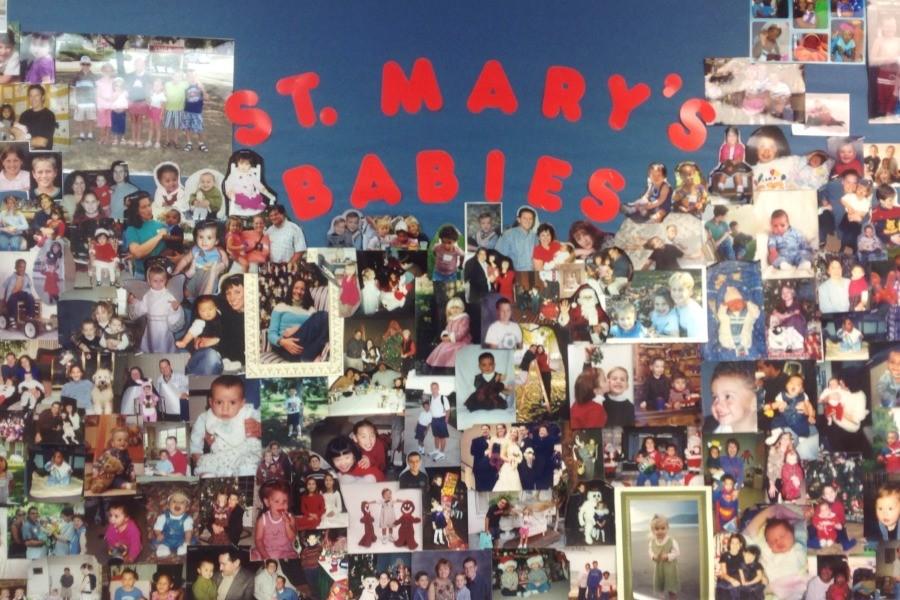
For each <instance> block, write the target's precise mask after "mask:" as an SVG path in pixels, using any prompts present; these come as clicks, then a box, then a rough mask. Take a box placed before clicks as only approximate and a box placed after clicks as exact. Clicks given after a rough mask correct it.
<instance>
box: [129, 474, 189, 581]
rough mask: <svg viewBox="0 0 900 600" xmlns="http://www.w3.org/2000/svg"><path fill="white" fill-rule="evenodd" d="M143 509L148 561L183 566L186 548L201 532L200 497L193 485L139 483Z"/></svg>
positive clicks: (180, 483)
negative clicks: (148, 550)
mask: <svg viewBox="0 0 900 600" xmlns="http://www.w3.org/2000/svg"><path fill="white" fill-rule="evenodd" d="M141 501H142V502H143V503H144V506H145V508H146V513H145V515H146V516H145V524H146V526H145V528H144V530H143V531H142V532H141V537H142V539H143V540H146V541H147V542H146V545H147V546H149V548H150V550H151V552H150V554H149V555H148V556H147V558H146V560H147V561H148V562H157V563H182V562H184V558H185V556H186V555H187V549H188V546H190V545H192V544H194V543H196V538H197V535H198V532H199V531H200V530H201V527H202V525H201V523H200V520H199V517H200V497H199V495H198V493H197V484H196V483H184V482H165V483H147V484H141Z"/></svg>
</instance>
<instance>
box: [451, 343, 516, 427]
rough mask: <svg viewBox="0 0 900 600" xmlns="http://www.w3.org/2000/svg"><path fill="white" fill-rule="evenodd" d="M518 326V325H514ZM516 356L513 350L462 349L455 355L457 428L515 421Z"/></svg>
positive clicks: (466, 347) (476, 347)
mask: <svg viewBox="0 0 900 600" xmlns="http://www.w3.org/2000/svg"><path fill="white" fill-rule="evenodd" d="M516 327H518V326H516ZM515 368H516V364H515V355H514V352H513V351H512V350H494V349H490V350H488V349H485V348H483V347H481V346H477V345H469V346H464V347H463V348H461V349H460V350H459V352H458V353H457V355H456V385H455V388H456V396H457V398H459V399H460V400H462V402H461V403H457V409H458V411H459V413H458V415H457V418H456V419H457V426H458V427H459V428H460V429H461V430H462V429H466V428H467V427H471V426H472V425H476V424H479V423H492V424H493V423H508V422H512V421H514V420H515V418H516V392H515Z"/></svg>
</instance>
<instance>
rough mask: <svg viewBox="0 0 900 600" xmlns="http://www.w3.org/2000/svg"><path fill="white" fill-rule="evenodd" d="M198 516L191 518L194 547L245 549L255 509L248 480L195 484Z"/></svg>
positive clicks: (251, 530) (224, 479)
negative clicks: (239, 546)
mask: <svg viewBox="0 0 900 600" xmlns="http://www.w3.org/2000/svg"><path fill="white" fill-rule="evenodd" d="M197 496H198V498H199V502H200V505H199V512H198V513H197V515H196V517H195V521H196V524H195V526H194V532H195V534H196V538H195V543H197V544H200V545H210V546H217V545H228V544H234V545H241V546H249V545H250V544H251V541H252V538H253V533H254V530H253V524H254V516H255V509H254V507H253V496H254V479H253V478H252V477H217V478H210V479H202V480H200V481H199V482H198V484H197Z"/></svg>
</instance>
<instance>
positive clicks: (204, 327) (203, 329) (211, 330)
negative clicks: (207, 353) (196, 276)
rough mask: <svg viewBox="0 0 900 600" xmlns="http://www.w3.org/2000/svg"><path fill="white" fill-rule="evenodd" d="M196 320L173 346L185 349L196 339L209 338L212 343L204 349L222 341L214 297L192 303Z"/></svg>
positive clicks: (204, 297)
mask: <svg viewBox="0 0 900 600" xmlns="http://www.w3.org/2000/svg"><path fill="white" fill-rule="evenodd" d="M194 309H195V310H196V311H197V318H196V319H194V321H193V322H192V323H191V326H190V327H189V328H188V330H187V333H185V334H184V337H183V338H181V339H180V340H179V341H177V342H175V345H176V346H178V347H179V348H187V347H188V346H189V345H190V343H191V342H192V341H193V340H195V339H198V338H210V339H212V340H215V342H214V343H207V344H205V345H204V346H203V347H204V348H215V347H217V346H218V345H219V340H221V339H222V334H223V331H222V314H221V313H220V312H219V307H218V305H217V304H216V298H215V296H200V297H199V298H197V301H196V302H195V303H194Z"/></svg>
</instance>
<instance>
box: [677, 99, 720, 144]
mask: <svg viewBox="0 0 900 600" xmlns="http://www.w3.org/2000/svg"><path fill="white" fill-rule="evenodd" d="M679 117H680V121H681V122H680V123H671V124H670V125H669V141H670V142H672V145H673V146H675V147H676V148H678V149H679V150H683V151H685V152H696V151H697V150H699V149H700V148H702V147H703V144H704V143H706V126H707V125H712V124H713V123H714V122H715V120H716V109H715V108H713V105H712V104H710V103H709V102H707V101H706V100H703V99H701V98H691V99H690V100H686V101H685V102H684V104H682V105H681V113H680V115H679Z"/></svg>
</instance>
